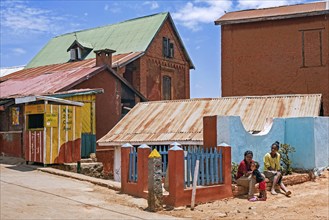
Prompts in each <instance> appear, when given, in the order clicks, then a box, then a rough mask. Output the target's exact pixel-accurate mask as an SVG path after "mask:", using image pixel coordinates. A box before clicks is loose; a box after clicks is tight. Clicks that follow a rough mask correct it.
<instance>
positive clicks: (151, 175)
mask: <svg viewBox="0 0 329 220" xmlns="http://www.w3.org/2000/svg"><path fill="white" fill-rule="evenodd" d="M161 174H162V161H161V155H160V154H159V152H158V151H157V150H156V149H154V150H153V151H152V152H151V154H150V155H149V159H148V200H147V203H148V209H149V211H151V212H156V211H160V210H162V206H163V193H162V175H161Z"/></svg>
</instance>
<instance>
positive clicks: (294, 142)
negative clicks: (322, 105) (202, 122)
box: [205, 116, 329, 169]
mask: <svg viewBox="0 0 329 220" xmlns="http://www.w3.org/2000/svg"><path fill="white" fill-rule="evenodd" d="M211 117H214V118H213V119H212V120H216V131H217V140H216V142H217V145H220V143H223V142H225V143H227V144H229V145H230V146H231V147H232V161H233V162H236V163H239V162H240V161H241V160H242V159H243V154H244V152H245V151H246V150H252V151H253V153H254V160H256V161H259V162H261V165H262V162H263V157H264V155H265V154H266V153H267V152H270V147H271V144H272V143H273V142H275V141H279V142H280V143H282V144H283V143H285V144H290V145H291V146H292V147H294V148H295V149H296V152H295V153H294V154H292V161H293V164H292V166H293V167H294V168H301V169H313V168H315V167H324V166H328V161H329V153H328V150H329V117H298V118H274V119H273V123H272V125H271V126H270V128H269V129H268V131H266V132H262V133H260V134H257V135H253V134H250V133H248V132H247V131H246V130H245V129H244V127H243V124H242V122H241V119H240V117H239V116H211ZM211 117H210V118H211ZM205 129H206V128H205Z"/></svg>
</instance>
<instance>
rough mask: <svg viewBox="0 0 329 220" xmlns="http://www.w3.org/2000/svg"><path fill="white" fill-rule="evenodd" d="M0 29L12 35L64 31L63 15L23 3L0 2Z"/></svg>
mask: <svg viewBox="0 0 329 220" xmlns="http://www.w3.org/2000/svg"><path fill="white" fill-rule="evenodd" d="M0 12H1V27H2V28H6V29H7V30H9V31H6V33H10V34H13V35H22V34H39V33H51V34H58V33H60V32H61V31H63V30H65V28H67V27H64V26H63V20H65V17H66V16H65V15H61V16H59V15H57V14H55V13H54V12H53V11H51V10H45V9H42V8H36V7H30V6H29V5H28V4H27V2H25V1H2V2H1V10H0Z"/></svg>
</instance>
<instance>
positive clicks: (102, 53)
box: [94, 49, 115, 67]
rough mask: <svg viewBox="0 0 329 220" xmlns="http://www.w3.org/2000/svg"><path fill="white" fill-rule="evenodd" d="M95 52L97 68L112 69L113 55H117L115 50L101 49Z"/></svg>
mask: <svg viewBox="0 0 329 220" xmlns="http://www.w3.org/2000/svg"><path fill="white" fill-rule="evenodd" d="M94 52H95V54H96V66H104V65H108V66H109V67H112V53H115V50H111V49H101V50H95V51H94Z"/></svg>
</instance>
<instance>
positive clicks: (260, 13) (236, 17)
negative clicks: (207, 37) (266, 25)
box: [215, 2, 329, 25]
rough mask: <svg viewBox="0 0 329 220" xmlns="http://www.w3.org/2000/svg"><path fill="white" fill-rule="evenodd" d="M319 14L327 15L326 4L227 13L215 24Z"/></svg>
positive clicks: (317, 3)
mask: <svg viewBox="0 0 329 220" xmlns="http://www.w3.org/2000/svg"><path fill="white" fill-rule="evenodd" d="M319 14H329V10H326V2H313V3H308V4H299V5H286V6H280V7H272V8H262V9H252V10H243V11H235V12H229V13H226V14H224V15H223V16H222V17H220V18H219V19H217V20H216V21H215V24H217V25H225V24H237V23H247V22H256V21H265V20H278V19H286V18H293V17H305V16H313V15H319Z"/></svg>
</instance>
